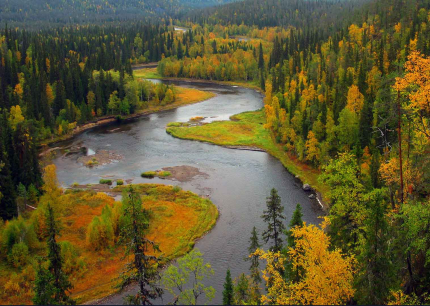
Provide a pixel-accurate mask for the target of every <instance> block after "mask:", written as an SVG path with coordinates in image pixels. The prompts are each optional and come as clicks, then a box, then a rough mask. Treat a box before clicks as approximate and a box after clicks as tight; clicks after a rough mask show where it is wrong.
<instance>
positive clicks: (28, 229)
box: [1, 218, 39, 254]
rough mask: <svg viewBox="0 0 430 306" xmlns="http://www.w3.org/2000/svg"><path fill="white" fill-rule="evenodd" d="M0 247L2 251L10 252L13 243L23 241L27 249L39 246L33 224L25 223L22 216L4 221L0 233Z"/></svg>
mask: <svg viewBox="0 0 430 306" xmlns="http://www.w3.org/2000/svg"><path fill="white" fill-rule="evenodd" d="M1 241H2V249H3V251H4V253H6V254H10V252H11V251H12V248H13V246H14V245H15V244H18V243H20V242H22V243H24V244H25V245H26V246H27V247H28V248H29V249H35V248H37V247H38V246H39V241H38V240H37V236H36V233H35V231H34V226H33V225H32V224H27V223H25V221H24V220H23V219H22V218H19V219H13V220H11V221H9V222H7V223H6V226H5V228H4V230H3V233H2V239H1Z"/></svg>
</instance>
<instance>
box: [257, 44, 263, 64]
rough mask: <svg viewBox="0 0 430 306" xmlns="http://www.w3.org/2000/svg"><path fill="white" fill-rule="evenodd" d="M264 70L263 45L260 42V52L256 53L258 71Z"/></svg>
mask: <svg viewBox="0 0 430 306" xmlns="http://www.w3.org/2000/svg"><path fill="white" fill-rule="evenodd" d="M263 68H264V58H263V45H262V44H261V42H260V51H259V53H258V69H263Z"/></svg>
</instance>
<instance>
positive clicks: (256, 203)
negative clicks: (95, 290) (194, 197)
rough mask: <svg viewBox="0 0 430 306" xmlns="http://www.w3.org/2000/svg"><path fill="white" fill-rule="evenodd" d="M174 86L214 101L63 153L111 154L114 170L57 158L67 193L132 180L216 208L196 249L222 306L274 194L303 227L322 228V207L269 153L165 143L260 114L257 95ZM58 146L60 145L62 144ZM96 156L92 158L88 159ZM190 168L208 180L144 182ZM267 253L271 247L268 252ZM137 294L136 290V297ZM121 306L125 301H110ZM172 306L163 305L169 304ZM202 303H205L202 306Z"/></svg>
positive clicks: (86, 137) (89, 135)
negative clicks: (228, 277)
mask: <svg viewBox="0 0 430 306" xmlns="http://www.w3.org/2000/svg"><path fill="white" fill-rule="evenodd" d="M173 83H174V84H175V85H180V86H184V87H193V88H198V89H201V90H208V91H212V92H214V93H216V94H217V96H216V97H214V98H211V99H209V100H207V101H205V102H202V103H198V104H193V105H189V106H184V107H181V108H178V109H175V110H169V111H164V112H160V113H157V114H152V115H148V116H146V117H141V118H139V119H136V120H134V121H131V122H128V123H126V124H111V125H108V126H103V127H97V128H94V129H92V130H89V131H86V132H84V133H83V134H80V135H79V136H77V137H76V138H74V139H72V140H70V141H68V142H65V143H62V144H61V145H63V146H66V145H67V146H70V145H82V146H86V147H88V148H89V149H90V150H92V151H95V152H97V151H99V150H113V151H114V152H115V153H119V154H121V155H123V157H124V158H123V159H122V160H121V161H118V162H116V163H112V164H108V165H104V166H99V167H96V168H93V169H89V168H87V167H84V166H83V165H81V164H79V163H78V162H77V158H78V157H79V156H78V155H69V156H67V157H57V158H56V159H55V160H54V163H55V164H56V166H57V174H58V179H59V181H60V182H61V183H62V184H64V185H71V184H72V183H73V182H78V183H80V184H88V183H98V181H99V179H100V178H101V177H102V176H106V177H111V178H113V179H124V180H127V179H133V183H163V184H171V185H179V186H181V187H182V188H183V189H185V190H191V191H193V192H196V193H197V194H199V195H202V196H208V197H209V198H210V199H211V200H212V202H213V203H214V204H215V205H217V207H218V209H219V212H220V217H219V220H218V222H217V224H216V226H215V227H214V229H213V230H212V231H211V232H210V233H208V234H207V235H206V236H204V237H203V238H202V239H200V240H199V241H198V242H197V243H196V245H195V246H196V247H197V248H199V249H200V250H201V251H202V252H203V253H204V258H205V260H206V261H208V262H210V263H211V264H212V267H213V268H214V271H215V275H214V276H213V277H212V279H211V281H210V284H211V285H212V286H213V287H214V288H215V289H216V291H217V294H216V298H215V299H214V300H213V301H212V303H213V304H222V290H223V283H224V279H225V273H226V270H227V269H228V268H230V270H231V273H232V277H233V278H235V277H237V276H238V275H239V274H240V273H242V272H248V269H249V262H245V261H243V258H244V257H245V256H247V248H248V239H249V236H250V233H251V230H252V227H253V226H256V227H257V229H258V231H259V233H262V231H263V230H264V229H265V224H264V223H263V222H262V220H261V218H260V216H261V214H262V212H263V210H264V209H265V201H266V197H267V196H268V195H269V193H270V189H271V188H273V187H274V188H276V189H278V192H279V195H280V196H281V198H282V205H283V206H284V208H285V210H284V211H285V215H286V217H287V221H286V223H288V222H289V219H290V218H291V216H292V213H293V211H294V209H295V207H296V204H297V203H300V204H301V205H302V208H303V209H302V211H303V214H304V217H303V219H304V220H305V221H306V222H308V223H314V224H316V223H319V221H320V220H319V219H318V217H319V216H320V215H321V214H322V211H321V210H320V209H319V207H318V206H317V205H316V204H314V203H313V202H312V201H311V200H309V198H308V195H309V194H308V193H305V192H304V191H303V190H302V189H301V185H300V183H299V182H297V181H296V180H295V178H294V177H293V176H292V175H291V174H289V173H288V172H287V170H286V169H285V168H284V167H283V166H282V164H281V162H279V161H278V160H277V159H275V158H273V157H272V156H270V155H269V154H267V153H264V152H253V151H243V150H233V149H227V148H223V147H219V146H215V145H211V144H206V143H201V142H195V141H189V140H180V139H176V138H173V137H172V136H170V135H168V134H167V133H166V131H165V127H166V125H167V123H169V122H172V121H188V120H189V119H190V118H191V117H195V116H203V117H207V118H206V119H205V121H207V122H210V121H213V120H228V119H229V117H230V116H231V115H234V114H237V113H240V112H244V111H251V110H257V109H260V108H261V107H262V106H263V103H262V100H263V97H262V95H261V94H260V93H258V92H257V91H255V90H252V89H246V88H241V87H233V86H227V85H216V84H207V83H195V82H192V83H191V82H183V81H181V82H173ZM57 145H58V144H57ZM90 152H91V151H90ZM180 165H189V166H193V167H197V168H199V170H200V171H201V172H204V173H206V174H208V177H197V178H195V179H194V180H192V181H190V182H184V183H180V182H176V181H171V180H161V179H158V178H155V179H143V178H141V177H140V174H141V173H142V172H144V171H150V170H158V169H161V168H163V167H169V166H180ZM265 247H266V248H267V247H268V246H267V245H266V246H265ZM132 291H133V289H132ZM107 302H108V303H112V304H121V303H122V296H121V295H116V296H113V297H112V298H111V299H109V300H108V301H107ZM167 302H169V301H168V300H167V301H166V300H164V303H167ZM200 302H203V301H200Z"/></svg>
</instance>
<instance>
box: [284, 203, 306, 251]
mask: <svg viewBox="0 0 430 306" xmlns="http://www.w3.org/2000/svg"><path fill="white" fill-rule="evenodd" d="M302 217H303V213H302V207H301V206H300V204H297V206H296V209H295V210H294V213H293V216H292V217H291V221H290V224H289V226H290V229H289V230H288V231H286V234H287V242H288V246H289V247H290V248H294V247H295V243H294V237H293V236H292V235H291V229H292V228H293V227H295V226H303V220H302Z"/></svg>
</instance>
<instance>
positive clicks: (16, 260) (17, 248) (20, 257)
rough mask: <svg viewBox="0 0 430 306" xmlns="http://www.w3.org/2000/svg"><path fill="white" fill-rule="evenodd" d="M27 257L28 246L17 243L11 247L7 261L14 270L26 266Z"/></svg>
mask: <svg viewBox="0 0 430 306" xmlns="http://www.w3.org/2000/svg"><path fill="white" fill-rule="evenodd" d="M28 255H29V252H28V246H27V245H26V244H25V243H24V242H19V243H16V244H14V245H13V247H12V250H11V251H10V253H9V255H8V256H7V260H8V262H9V263H10V264H11V265H13V266H14V267H15V268H21V267H24V266H26V265H27V263H28V259H29V258H28Z"/></svg>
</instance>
